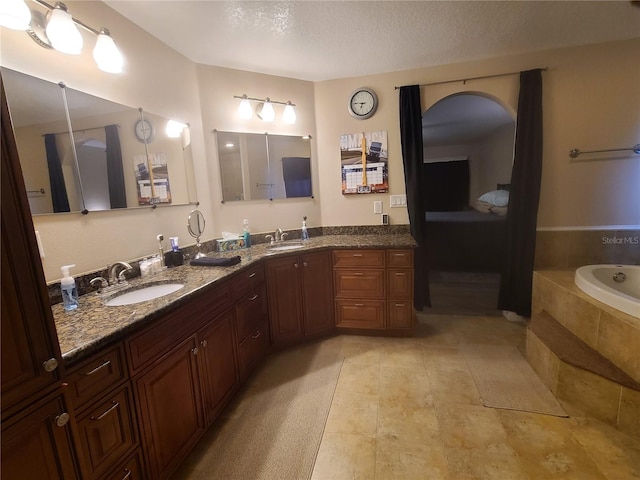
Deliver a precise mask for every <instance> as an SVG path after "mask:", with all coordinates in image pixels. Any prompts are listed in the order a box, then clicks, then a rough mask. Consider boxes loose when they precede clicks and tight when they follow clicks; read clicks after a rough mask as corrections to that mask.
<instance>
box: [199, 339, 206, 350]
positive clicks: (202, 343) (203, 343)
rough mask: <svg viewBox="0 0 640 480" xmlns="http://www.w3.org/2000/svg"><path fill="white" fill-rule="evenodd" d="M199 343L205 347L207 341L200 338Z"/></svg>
mask: <svg viewBox="0 0 640 480" xmlns="http://www.w3.org/2000/svg"><path fill="white" fill-rule="evenodd" d="M200 345H202V348H204V347H206V346H207V341H206V340H202V341H201V342H200Z"/></svg>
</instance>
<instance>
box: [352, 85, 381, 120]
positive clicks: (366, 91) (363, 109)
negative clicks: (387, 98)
mask: <svg viewBox="0 0 640 480" xmlns="http://www.w3.org/2000/svg"><path fill="white" fill-rule="evenodd" d="M377 108H378V96H377V95H376V92H374V91H373V90H371V89H370V88H364V87H362V88H358V89H356V90H355V91H354V92H353V93H352V94H351V96H350V97H349V113H350V114H351V116H352V117H353V118H357V119H358V120H364V119H366V118H369V117H371V116H373V114H374V113H376V109H377Z"/></svg>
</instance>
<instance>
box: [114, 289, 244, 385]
mask: <svg viewBox="0 0 640 480" xmlns="http://www.w3.org/2000/svg"><path fill="white" fill-rule="evenodd" d="M230 306H231V290H230V288H229V285H228V284H225V285H220V286H218V285H216V286H212V287H211V288H209V289H208V290H207V291H206V292H204V293H203V294H202V295H200V296H199V297H197V298H195V299H193V300H191V301H190V303H188V304H187V305H184V306H181V307H179V308H178V309H177V310H175V311H174V312H172V313H169V314H168V315H166V316H165V317H163V318H161V319H158V320H157V321H156V322H155V323H153V324H152V325H151V326H150V327H148V328H146V329H144V330H142V331H141V332H139V333H138V334H134V335H132V336H131V337H129V338H128V339H127V340H125V347H126V352H127V355H128V357H129V368H130V374H131V376H133V375H135V374H136V373H137V372H138V371H139V370H140V369H141V368H142V367H144V366H145V365H147V364H148V363H150V362H151V361H153V360H155V359H156V358H158V357H160V355H162V354H163V353H165V352H168V351H169V350H170V349H171V348H172V347H174V346H175V345H176V343H178V342H180V341H182V340H183V339H185V338H187V337H188V336H189V335H193V334H194V333H195V332H196V330H198V329H199V328H200V327H201V326H203V325H204V324H206V323H207V322H210V321H211V320H213V319H214V318H216V317H217V316H218V315H220V314H221V313H223V312H224V311H225V310H226V309H227V308H229V307H230Z"/></svg>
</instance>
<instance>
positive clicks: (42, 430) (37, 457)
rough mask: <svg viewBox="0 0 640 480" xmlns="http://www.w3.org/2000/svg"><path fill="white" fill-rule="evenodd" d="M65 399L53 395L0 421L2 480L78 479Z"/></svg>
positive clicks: (57, 394)
mask: <svg viewBox="0 0 640 480" xmlns="http://www.w3.org/2000/svg"><path fill="white" fill-rule="evenodd" d="M71 421H72V417H71V414H70V412H69V409H68V407H67V405H66V402H65V400H64V397H63V395H62V394H61V393H59V392H54V393H52V394H50V395H48V396H46V397H44V398H42V399H41V400H39V401H36V402H35V403H33V404H31V405H29V407H27V408H25V409H24V410H22V411H21V412H20V413H19V414H17V415H14V416H12V417H10V418H8V419H6V420H3V421H2V462H1V463H0V465H1V467H0V476H1V477H2V479H3V480H23V479H34V480H35V479H38V480H40V479H46V480H58V479H59V480H71V479H78V478H80V475H79V472H78V470H77V467H76V463H75V459H74V456H73V451H72V448H71V444H72V433H71Z"/></svg>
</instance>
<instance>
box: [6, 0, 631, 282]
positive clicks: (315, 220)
mask: <svg viewBox="0 0 640 480" xmlns="http://www.w3.org/2000/svg"><path fill="white" fill-rule="evenodd" d="M67 5H68V7H69V9H70V11H71V12H72V13H73V14H74V16H76V17H77V18H80V19H82V20H83V21H84V22H85V23H87V24H89V25H92V26H103V25H104V26H108V27H109V29H110V30H111V32H112V35H113V37H114V38H115V39H116V42H117V43H118V45H119V47H120V48H121V50H122V51H123V52H124V54H125V56H126V66H125V72H124V73H123V74H121V75H111V74H107V73H103V72H101V71H100V70H98V69H97V67H96V66H95V63H94V62H93V59H92V58H91V48H92V47H91V45H93V42H94V41H95V40H94V39H93V38H92V36H91V35H89V34H86V33H85V34H83V35H85V42H86V44H87V46H85V48H84V51H83V53H82V54H81V55H80V56H69V55H63V54H61V53H58V52H55V51H49V50H45V49H43V48H41V47H39V46H38V45H36V44H35V43H34V42H33V41H32V40H31V39H30V38H29V37H28V35H27V34H26V33H24V32H14V31H10V30H7V29H2V30H1V37H0V40H1V53H2V56H1V61H2V65H4V66H6V67H8V68H12V69H14V70H18V71H22V72H25V73H28V74H31V75H34V76H38V77H41V78H44V79H46V80H49V81H54V82H58V81H60V80H64V81H65V83H66V84H67V85H68V86H69V87H70V88H74V89H78V90H81V91H85V92H87V93H91V94H94V95H98V96H101V97H104V98H107V99H109V100H113V101H115V102H118V103H122V104H125V105H130V106H142V107H143V108H144V109H145V110H146V111H149V112H152V113H155V114H158V115H162V116H164V117H168V118H174V119H176V120H180V121H183V122H188V123H190V125H191V138H192V147H193V156H194V163H195V167H194V168H195V173H196V179H197V180H196V183H197V189H198V197H199V200H200V202H201V205H200V207H199V208H200V209H201V210H202V211H203V213H204V214H205V217H206V218H207V221H208V224H207V229H206V232H205V235H204V238H203V240H208V239H211V238H214V237H216V236H219V234H220V232H221V231H223V230H230V231H238V230H239V229H241V227H242V219H243V218H248V219H249V221H250V225H251V229H252V231H253V232H260V231H271V230H273V229H274V228H276V227H281V228H283V229H288V228H298V227H299V224H300V220H301V217H302V216H303V215H307V216H308V217H309V225H310V226H317V225H325V226H332V225H368V224H377V223H379V216H378V215H376V214H373V213H372V212H373V205H372V202H373V201H374V200H384V211H385V212H388V213H389V214H390V217H391V223H393V224H405V223H407V222H408V217H407V213H406V210H405V209H404V208H394V209H390V208H389V202H388V196H389V195H387V194H375V195H365V196H343V195H342V194H341V189H340V150H339V140H340V135H342V134H344V133H357V132H361V131H376V130H386V131H387V132H388V149H389V175H390V179H389V180H390V182H389V183H390V194H401V193H404V174H403V168H402V160H401V155H400V151H401V150H400V136H399V126H398V125H399V122H398V92H397V91H396V90H394V86H395V85H404V84H412V83H428V82H437V81H442V80H450V79H454V78H465V77H474V76H478V75H491V74H495V73H500V72H510V71H519V70H524V69H529V68H534V67H541V66H547V67H549V68H550V70H549V71H548V72H545V73H544V74H543V78H544V95H545V98H544V114H545V117H544V120H545V141H544V171H543V185H542V198H541V203H540V213H539V225H540V226H542V227H567V226H583V225H586V226H597V225H637V224H640V212H639V211H638V210H640V209H639V208H638V207H637V206H638V205H640V189H638V188H637V185H638V182H639V179H640V161H639V160H638V159H637V158H638V157H634V158H631V155H628V156H627V158H626V159H623V160H617V161H608V162H580V163H571V162H570V161H569V157H568V154H567V152H568V151H569V150H570V149H571V148H573V147H578V148H580V149H582V150H590V149H600V148H607V147H621V146H630V145H634V144H635V143H638V141H639V139H638V138H637V135H638V123H639V122H638V112H639V111H640V108H639V107H640V97H639V96H638V95H637V92H636V87H637V85H638V84H640V68H638V66H639V65H638V53H640V40H633V41H625V42H617V43H610V44H603V45H596V46H590V47H583V48H575V49H566V50H557V51H550V52H540V53H536V54H528V55H519V56H513V57H505V58H498V59H491V60H483V61H477V62H469V63H464V64H456V65H445V66H440V67H433V68H424V69H417V70H411V71H404V72H393V73H387V74H382V75H374V76H370V77H364V78H362V77H361V78H347V79H339V80H332V81H326V82H318V83H315V84H314V83H310V82H304V81H299V80H292V79H287V78H282V77H274V76H268V75H260V74H255V73H250V72H241V71H236V70H229V69H224V68H219V67H209V66H199V65H195V64H193V63H192V62H190V61H189V60H187V59H186V58H185V57H183V56H181V55H180V54H178V53H176V52H175V51H173V50H171V49H170V48H168V47H167V46H166V45H164V44H163V43H161V42H159V41H157V40H155V39H154V38H153V37H151V36H150V35H148V34H147V33H146V32H144V31H143V30H141V29H140V28H138V27H136V26H135V25H133V24H132V23H130V22H129V21H128V20H127V19H125V18H124V17H121V16H120V15H118V14H117V13H115V12H114V11H113V10H111V9H109V8H108V7H107V6H106V5H104V4H102V3H100V2H74V1H69V2H67ZM221 48H223V47H221ZM360 86H368V87H371V88H373V89H375V90H376V92H377V93H378V96H379V99H380V106H379V109H378V112H377V113H376V115H374V116H373V117H372V118H371V119H369V120H365V121H358V120H355V119H353V118H351V116H350V115H349V114H348V112H347V101H348V97H349V94H350V93H351V92H352V91H353V90H354V89H355V88H357V87H360ZM460 91H467V92H484V93H485V94H488V95H490V96H492V97H493V98H495V99H496V100H497V101H499V102H500V103H501V104H502V105H503V106H505V108H507V110H508V111H510V112H511V113H512V114H514V113H515V110H516V106H517V95H518V78H517V75H514V76H508V77H501V78H494V79H486V80H477V81H471V82H467V83H466V85H463V84H462V83H453V84H446V85H439V86H434V87H425V88H423V89H422V92H423V101H422V103H423V105H422V107H423V110H426V109H427V108H428V107H429V106H431V105H433V104H434V103H435V102H437V101H438V100H440V99H442V98H444V97H446V96H448V95H450V94H452V93H456V92H460ZM243 93H247V94H248V95H249V96H255V97H262V98H263V97H266V96H269V97H271V98H273V99H277V100H283V101H286V100H291V101H292V102H294V103H296V104H297V105H298V107H297V113H298V122H297V123H296V124H295V125H294V126H287V127H286V128H285V127H284V126H283V125H282V124H281V123H277V122H276V123H274V124H272V125H273V126H272V127H271V128H265V126H264V125H265V124H264V123H262V122H261V121H259V120H250V121H245V122H240V120H239V119H238V117H237V113H236V112H237V105H238V103H237V100H235V99H233V98H232V97H233V95H241V94H243ZM214 128H215V129H219V130H229V131H248V132H264V131H269V132H270V133H281V134H292V135H294V134H295V135H302V134H307V133H311V134H312V135H313V136H314V141H313V142H312V175H313V189H314V193H315V198H314V199H291V200H281V201H273V202H229V203H227V204H221V202H220V201H221V194H220V179H219V176H218V168H217V157H216V153H215V139H214V136H213V134H212V133H211V131H212V130H213V129H214ZM191 208H192V207H191V206H173V207H163V208H158V209H156V210H151V209H150V208H143V209H134V210H127V211H126V212H122V211H117V212H93V213H90V214H89V215H86V216H83V215H80V214H58V215H53V216H41V217H36V218H35V219H34V224H35V227H36V229H37V230H39V232H40V235H41V237H42V241H43V244H44V249H45V253H46V258H45V259H44V260H43V265H44V269H45V275H46V277H47V280H48V281H51V280H55V279H58V278H60V271H59V266H60V265H65V264H69V263H76V264H77V265H78V266H77V268H76V269H75V271H74V273H76V274H78V273H82V272H86V271H90V270H94V269H97V268H101V267H104V266H105V265H107V264H108V263H112V262H113V261H116V260H129V259H134V258H138V257H141V256H143V255H148V254H150V253H153V252H154V251H155V249H156V242H155V236H156V234H158V233H163V234H164V236H165V238H168V237H169V236H179V237H180V238H181V239H184V241H183V243H187V239H189V240H191V239H190V238H188V237H187V232H186V228H185V223H186V222H185V219H186V217H187V215H188V213H189V211H190V210H191Z"/></svg>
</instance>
